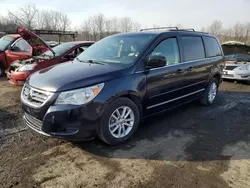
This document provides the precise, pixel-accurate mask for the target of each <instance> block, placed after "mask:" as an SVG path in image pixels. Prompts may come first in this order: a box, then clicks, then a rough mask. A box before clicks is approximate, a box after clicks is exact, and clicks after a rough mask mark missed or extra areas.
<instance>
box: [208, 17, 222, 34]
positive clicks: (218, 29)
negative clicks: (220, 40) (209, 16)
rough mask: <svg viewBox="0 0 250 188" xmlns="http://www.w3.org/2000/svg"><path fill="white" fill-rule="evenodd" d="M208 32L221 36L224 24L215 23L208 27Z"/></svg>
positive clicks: (216, 21)
mask: <svg viewBox="0 0 250 188" xmlns="http://www.w3.org/2000/svg"><path fill="white" fill-rule="evenodd" d="M207 30H208V32H209V33H211V34H213V35H219V34H220V33H221V31H222V22H221V21H219V20H215V21H213V23H212V24H211V25H210V26H209V27H208V29H207Z"/></svg>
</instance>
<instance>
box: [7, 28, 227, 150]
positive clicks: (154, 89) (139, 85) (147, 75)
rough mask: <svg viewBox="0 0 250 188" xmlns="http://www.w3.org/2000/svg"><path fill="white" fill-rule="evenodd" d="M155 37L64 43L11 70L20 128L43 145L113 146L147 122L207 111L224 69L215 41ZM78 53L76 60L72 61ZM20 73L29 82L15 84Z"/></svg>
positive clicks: (181, 34) (170, 34)
mask: <svg viewBox="0 0 250 188" xmlns="http://www.w3.org/2000/svg"><path fill="white" fill-rule="evenodd" d="M158 29H159V31H150V29H145V30H142V31H141V32H134V33H123V34H116V35H112V36H109V37H106V38H104V39H102V40H100V41H98V42H96V43H94V44H92V43H86V42H82V43H77V44H76V43H64V44H61V45H58V46H56V47H54V48H53V49H50V48H49V50H50V51H46V52H44V53H41V54H39V55H38V56H37V57H33V58H31V59H30V60H19V61H17V62H14V63H13V66H11V67H10V69H9V73H8V77H9V79H10V81H11V82H14V83H18V84H19V83H20V84H23V83H24V80H25V79H26V81H25V84H24V86H23V89H22V92H21V103H22V109H23V111H24V116H23V118H24V122H25V123H26V125H27V126H29V127H30V128H31V129H33V130H34V131H36V132H38V133H40V134H43V135H46V136H50V137H56V138H63V139H67V140H84V139H86V138H90V137H93V136H99V138H101V139H102V140H103V141H104V142H106V143H108V144H110V145H116V144H120V143H123V142H125V141H127V140H128V139H130V138H131V137H132V136H133V135H134V133H135V132H136V130H137V128H138V126H139V122H140V120H141V119H144V118H146V117H148V116H152V115H155V114H157V113H160V112H163V111H165V110H168V109H171V108H173V107H176V106H179V105H182V104H184V103H188V102H190V101H193V100H200V102H201V103H202V104H203V105H210V104H213V103H214V101H215V99H216V96H217V92H218V88H219V85H220V83H221V82H222V70H223V68H224V64H225V58H224V53H223V50H222V48H221V45H220V44H219V42H218V40H217V38H216V37H215V36H213V35H210V34H206V33H202V32H195V31H194V30H189V31H188V30H179V29H178V28H158ZM161 29H163V31H161ZM91 44H92V45H91ZM73 45H75V46H74V47H73ZM88 45H89V47H88ZM69 46H70V47H69ZM80 46H82V47H80ZM84 46H87V47H88V48H87V49H86V50H85V51H84V52H82V53H81V54H80V55H77V53H74V55H73V54H72V53H73V51H74V50H73V49H78V48H84ZM66 51H67V52H66ZM71 52H72V53H71ZM44 59H45V60H44ZM59 61H63V62H64V63H57V62H59ZM41 62H45V63H47V64H49V66H48V67H46V68H45V67H42V65H41V64H43V63H41ZM40 68H42V69H41V70H40ZM25 70H26V71H28V72H29V73H28V74H31V73H32V75H31V76H29V77H28V78H27V76H24V77H22V79H21V82H18V81H19V78H18V74H19V73H20V72H21V74H23V72H25ZM12 75H13V77H12ZM14 75H15V76H14Z"/></svg>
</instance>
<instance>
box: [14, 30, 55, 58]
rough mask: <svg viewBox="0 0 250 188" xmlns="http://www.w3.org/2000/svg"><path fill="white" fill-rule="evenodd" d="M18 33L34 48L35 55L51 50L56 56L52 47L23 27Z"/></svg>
mask: <svg viewBox="0 0 250 188" xmlns="http://www.w3.org/2000/svg"><path fill="white" fill-rule="evenodd" d="M17 33H18V34H19V35H20V36H21V37H22V38H23V39H24V40H26V41H27V42H28V43H29V44H30V45H31V46H32V47H33V50H34V52H35V53H34V55H40V54H42V53H44V52H45V51H47V50H50V51H51V52H52V53H53V54H54V55H55V52H54V51H53V50H52V49H51V48H50V46H49V45H48V44H46V42H44V41H43V40H42V39H41V38H40V37H38V36H37V35H36V34H35V33H33V32H31V31H29V30H26V29H24V28H21V27H20V28H18V29H17Z"/></svg>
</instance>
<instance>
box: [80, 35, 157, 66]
mask: <svg viewBox="0 0 250 188" xmlns="http://www.w3.org/2000/svg"><path fill="white" fill-rule="evenodd" d="M155 36H156V35H155V34H143V35H142V34H134V35H133V34H129V35H113V36H109V37H106V38H104V39H102V40H100V41H98V42H96V43H95V44H93V45H92V46H90V47H89V48H88V49H87V50H85V51H84V53H82V54H80V55H79V56H78V58H77V59H78V60H79V61H81V62H89V61H96V62H104V63H107V64H108V63H119V64H132V63H134V61H135V60H136V58H137V57H138V56H139V55H140V53H142V51H143V49H144V48H145V46H146V45H147V44H148V43H149V42H150V41H151V40H152V39H153V38H154V37H155Z"/></svg>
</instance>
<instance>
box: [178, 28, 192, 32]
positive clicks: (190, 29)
mask: <svg viewBox="0 0 250 188" xmlns="http://www.w3.org/2000/svg"><path fill="white" fill-rule="evenodd" d="M179 30H180V31H194V32H195V30H194V29H192V28H187V29H179Z"/></svg>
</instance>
